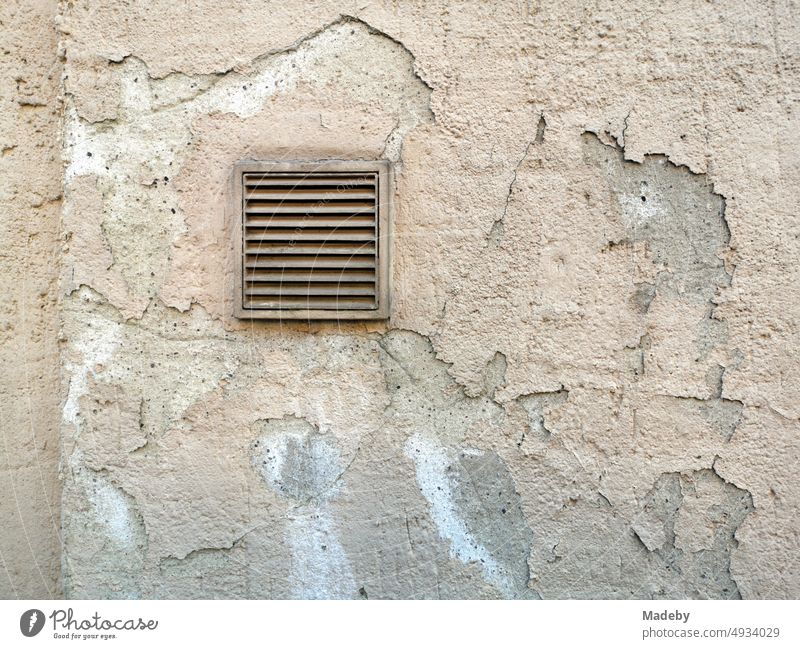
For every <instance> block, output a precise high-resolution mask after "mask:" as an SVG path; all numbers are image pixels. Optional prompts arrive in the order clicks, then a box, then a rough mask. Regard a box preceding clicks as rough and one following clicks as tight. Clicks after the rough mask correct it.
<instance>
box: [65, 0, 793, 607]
mask: <svg viewBox="0 0 800 649" xmlns="http://www.w3.org/2000/svg"><path fill="white" fill-rule="evenodd" d="M189 4H191V5H192V6H191V7H190V6H189ZM798 18H800V16H798V7H797V6H796V5H795V4H793V3H789V2H783V1H779V2H777V3H774V4H771V5H769V6H767V5H764V6H755V7H754V6H752V3H746V2H727V3H714V2H705V1H702V2H701V1H699V0H694V1H685V2H676V3H671V4H669V5H667V6H660V7H655V6H653V4H652V3H650V2H626V3H610V2H597V3H591V4H590V5H586V4H585V3H577V2H576V3H542V2H520V1H517V0H513V1H508V2H500V3H483V2H477V1H476V2H465V3H458V4H457V5H456V4H453V3H448V2H363V3H342V2H316V3H314V4H313V6H311V5H309V4H308V3H299V2H289V3H279V4H273V3H230V4H228V3H218V2H195V3H186V4H184V3H173V2H158V3H148V5H147V7H146V8H145V7H144V6H139V5H134V6H130V5H127V4H121V3H111V2H108V3H83V2H74V3H68V4H67V5H65V6H64V7H62V9H61V12H60V15H59V16H58V25H59V28H60V30H61V38H62V39H63V52H64V54H65V60H64V81H63V83H64V92H65V105H64V117H63V133H64V137H63V145H64V146H63V156H64V160H65V169H64V175H63V182H64V204H63V210H62V223H61V236H62V238H63V241H64V245H63V248H62V249H61V250H62V255H61V259H60V262H61V266H60V267H61V271H60V300H61V306H60V312H61V317H62V323H61V327H62V340H63V344H62V348H61V366H62V368H63V380H62V393H61V398H62V406H63V408H62V412H61V440H62V457H61V462H62V469H63V478H64V480H63V501H62V514H63V526H62V533H63V552H64V561H63V584H64V592H65V594H66V595H67V596H69V597H197V596H204V597H432V598H435V597H518V598H538V597H544V598H554V597H612V598H614V597H625V598H631V597H635V598H649V597H689V598H693V597H714V598H737V597H746V598H764V597H798V596H800V559H799V558H798V557H800V530H799V529H798V522H797V521H798V505H799V504H800V487H798V484H797V481H796V476H797V468H798V457H800V437H799V436H798V433H799V432H800V431H799V430H798V429H799V428H800V425H799V424H798V420H799V419H800V406H798V404H800V373H798V371H797V370H798V352H800V332H798V324H797V323H798V316H800V289H798V285H799V284H798V280H800V270H798V265H797V263H796V261H797V259H798V258H800V250H798V247H800V238H798V236H797V233H798V226H800V220H799V217H798V213H800V209H798V208H800V205H798V202H799V201H798V195H797V192H796V191H795V187H796V186H797V185H798V182H800V168H799V166H798V165H799V162H800V156H798V154H797V150H798V145H800V142H798V133H800V128H798V127H799V126H800V124H798V116H797V102H798V89H799V86H800V84H798V65H799V64H800V58H798V55H799V54H800V51H798V42H800V38H798V37H800V34H798V31H800V30H798V27H797V25H798ZM248 158H255V159H303V158H311V159H319V158H353V159H358V158H367V159H389V160H391V161H393V163H394V165H395V181H396V187H395V188H394V199H395V204H396V212H395V223H394V263H393V275H392V277H393V285H394V301H393V309H392V317H391V319H390V320H389V321H388V322H386V323H372V324H358V323H349V324H344V323H329V324H324V323H323V324H314V325H308V324H302V323H299V324H298V323H290V322H283V323H276V324H267V323H248V322H238V321H236V320H233V319H232V318H231V317H230V315H229V314H230V311H231V301H230V300H231V293H230V290H229V274H230V272H231V268H230V260H229V259H228V255H227V246H228V239H227V236H228V235H227V227H226V219H227V218H230V215H226V213H225V210H226V207H225V206H226V201H227V192H228V181H229V176H230V169H231V166H232V165H233V163H235V162H236V161H238V160H241V159H248ZM56 195H57V193H56Z"/></svg>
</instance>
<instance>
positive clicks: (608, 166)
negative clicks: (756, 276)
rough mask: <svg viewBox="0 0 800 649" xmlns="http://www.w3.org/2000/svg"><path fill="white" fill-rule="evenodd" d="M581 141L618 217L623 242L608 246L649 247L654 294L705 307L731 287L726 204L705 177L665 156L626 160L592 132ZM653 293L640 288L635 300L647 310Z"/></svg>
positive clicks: (648, 289)
mask: <svg viewBox="0 0 800 649" xmlns="http://www.w3.org/2000/svg"><path fill="white" fill-rule="evenodd" d="M583 141H584V156H585V159H586V160H587V162H589V163H591V164H593V165H594V166H596V167H598V168H600V169H602V170H603V171H604V174H605V177H606V179H607V181H608V188H609V192H610V194H611V195H612V197H613V198H612V200H614V201H615V202H616V203H617V204H618V206H619V208H620V213H621V215H622V220H623V223H622V225H623V227H624V229H625V232H626V236H627V239H626V240H625V241H614V242H611V243H612V244H614V245H619V244H621V243H637V242H645V243H646V244H647V246H648V247H649V249H650V250H651V252H652V255H653V263H654V264H656V266H657V267H658V269H659V272H658V275H657V278H656V286H655V291H656V292H661V293H666V294H670V295H674V296H678V297H680V298H681V299H684V300H688V301H692V302H701V303H705V302H709V301H711V300H712V299H713V298H714V295H715V293H716V291H717V289H718V288H719V287H724V286H729V285H730V283H731V275H730V274H729V273H728V271H727V270H726V268H725V264H724V262H723V259H722V256H721V255H722V253H723V252H724V251H725V250H726V249H727V247H728V244H729V243H730V230H729V229H728V224H727V222H726V221H725V199H724V198H723V197H722V196H721V195H720V194H717V193H715V192H714V189H713V186H712V185H711V183H710V182H709V181H708V177H707V176H706V175H705V174H695V173H692V172H691V171H690V170H689V169H688V168H687V167H682V166H678V165H675V164H673V163H672V162H670V161H669V159H667V157H666V156H663V155H646V156H645V157H644V161H643V162H642V163H637V162H632V161H630V160H626V159H625V157H624V153H623V150H622V149H621V148H618V147H613V146H609V145H606V144H603V142H601V141H600V139H599V138H598V137H597V136H596V135H594V134H593V133H584V134H583ZM652 292H653V291H652V289H650V288H649V287H643V288H642V290H640V291H639V293H640V295H637V300H638V301H639V302H640V303H641V304H642V308H643V309H645V310H646V307H647V305H649V301H650V300H652V296H651V293H652Z"/></svg>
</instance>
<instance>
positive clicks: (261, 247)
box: [233, 160, 390, 320]
mask: <svg viewBox="0 0 800 649" xmlns="http://www.w3.org/2000/svg"><path fill="white" fill-rule="evenodd" d="M389 173H390V168H389V163H388V162H385V161H338V160H337V161H325V162H297V163H290V162H246V163H239V164H237V165H236V167H235V173H234V183H235V187H234V203H235V204H234V211H233V214H234V216H235V215H237V214H238V215H239V217H240V218H239V219H236V218H234V219H233V220H234V221H235V222H236V223H235V228H234V236H233V244H234V245H233V249H234V252H235V263H236V267H237V275H236V296H235V315H236V317H238V318H254V319H270V320H278V319H303V320H341V319H347V320H375V319H384V318H388V317H389V243H390V236H389V234H390V233H389V228H390V224H389V219H390V205H389Z"/></svg>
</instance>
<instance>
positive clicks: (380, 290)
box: [229, 160, 393, 320]
mask: <svg viewBox="0 0 800 649" xmlns="http://www.w3.org/2000/svg"><path fill="white" fill-rule="evenodd" d="M248 174H259V175H262V174H263V175H264V176H266V177H268V176H270V175H274V176H275V178H276V179H279V178H280V177H281V175H284V176H291V175H304V176H308V178H309V179H312V178H313V176H314V175H318V176H321V175H327V176H341V177H342V179H343V180H346V179H347V177H348V176H350V177H352V176H358V175H365V174H374V175H375V179H374V183H375V192H374V193H375V196H374V211H375V215H374V227H375V228H376V233H375V241H374V253H370V254H371V255H372V256H373V259H374V273H375V290H374V297H375V304H374V307H372V306H370V307H369V308H363V307H362V308H359V307H353V306H345V307H341V306H326V307H322V308H294V307H287V308H276V307H253V306H250V305H249V304H247V302H246V294H245V291H246V285H247V282H246V281H245V273H246V270H245V264H246V263H247V259H248V255H247V253H246V250H245V246H246V243H247V230H246V227H247V210H246V200H245V192H246V190H245V182H246V175H248ZM265 180H267V178H265ZM231 185H232V187H231V192H230V195H231V201H230V212H229V213H230V216H231V218H230V224H231V228H230V234H231V236H230V240H231V261H232V265H233V267H234V272H233V273H232V275H233V278H234V282H233V284H234V286H233V287H232V295H233V315H234V317H235V318H237V319H241V320H386V319H388V318H389V313H390V296H391V286H390V282H391V276H390V275H391V273H390V267H391V247H392V246H391V241H392V230H391V227H392V224H391V221H392V218H391V217H392V209H393V208H392V204H391V198H390V197H391V192H390V187H391V186H392V167H391V164H390V163H389V161H387V160H313V161H311V160H301V161H286V160H281V161H250V160H248V161H241V162H237V163H236V164H235V165H234V166H233V173H232V174H231ZM293 191H294V190H293ZM296 191H297V192H298V193H301V192H302V191H303V190H302V189H297V190H296ZM251 217H252V207H251ZM269 218H274V215H272V217H270V216H269V215H268V219H269ZM320 218H323V219H324V216H323V217H320ZM298 220H300V217H298ZM251 227H252V225H251ZM369 227H373V225H370V226H369ZM313 229H314V224H313V221H311V222H310V224H309V225H306V226H304V228H297V229H296V230H295V232H298V233H300V232H303V230H305V231H306V232H308V231H311V230H313ZM268 230H269V228H268V226H267V227H266V228H265V234H266V233H267V232H268ZM263 243H264V242H263V240H262V245H263ZM297 243H298V244H299V245H300V246H301V247H302V245H303V242H302V240H298V241H297ZM330 243H331V245H335V243H336V242H335V240H333V239H332V240H331V241H330ZM267 245H269V244H267ZM292 245H295V244H294V243H293V244H292ZM276 254H277V255H280V254H281V253H276ZM317 254H319V253H317ZM287 258H289V257H287ZM312 269H313V265H312ZM337 269H338V267H334V268H332V269H329V270H332V271H334V272H335V271H337ZM322 270H323V268H322V267H318V268H317V269H316V270H313V272H318V271H322ZM285 272H291V271H290V270H286V271H285ZM302 272H305V273H307V274H311V273H312V270H305V271H302ZM315 281H321V280H315ZM343 286H344V285H343ZM353 301H354V302H355V301H357V300H356V299H353Z"/></svg>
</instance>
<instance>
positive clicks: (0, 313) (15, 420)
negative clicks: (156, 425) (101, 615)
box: [0, 0, 61, 599]
mask: <svg viewBox="0 0 800 649" xmlns="http://www.w3.org/2000/svg"><path fill="white" fill-rule="evenodd" d="M55 13H56V2H55V1H54V0H30V1H26V2H16V1H14V2H7V1H4V2H2V3H0V289H1V290H2V300H0V366H1V367H2V372H0V598H9V599H10V598H33V597H37V598H40V597H58V596H59V595H60V593H61V586H60V584H61V578H60V572H61V571H60V565H59V554H60V552H59V547H60V541H59V526H60V510H61V507H60V495H59V493H60V490H59V483H58V458H59V443H58V439H59V421H60V418H61V417H60V408H59V398H58V393H59V389H58V385H59V375H58V367H59V363H58V342H57V336H58V312H57V309H56V299H57V292H58V274H57V273H56V272H55V269H56V268H57V267H58V256H59V245H60V244H59V241H58V232H59V227H58V222H59V214H60V207H61V151H60V146H61V140H60V132H61V123H60V119H59V116H60V103H59V100H58V95H59V85H60V81H61V63H60V61H59V58H58V37H59V35H58V32H57V31H56V27H55V21H54V19H55Z"/></svg>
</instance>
